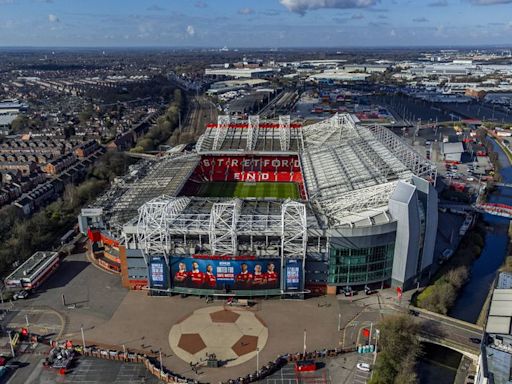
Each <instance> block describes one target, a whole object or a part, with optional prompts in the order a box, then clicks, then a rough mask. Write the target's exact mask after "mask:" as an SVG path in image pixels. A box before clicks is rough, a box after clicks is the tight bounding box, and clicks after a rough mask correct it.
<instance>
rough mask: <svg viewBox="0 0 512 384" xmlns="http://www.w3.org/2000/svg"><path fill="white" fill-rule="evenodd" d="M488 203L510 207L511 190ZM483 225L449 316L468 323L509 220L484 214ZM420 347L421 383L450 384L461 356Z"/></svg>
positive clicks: (499, 256)
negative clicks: (478, 244) (479, 250)
mask: <svg viewBox="0 0 512 384" xmlns="http://www.w3.org/2000/svg"><path fill="white" fill-rule="evenodd" d="M492 144H493V146H494V150H495V152H497V153H498V156H499V162H500V165H501V171H500V173H501V176H502V179H503V182H504V183H512V166H511V164H510V162H509V160H508V158H507V156H506V155H505V153H504V152H503V150H502V149H501V148H500V147H499V146H498V145H497V144H496V143H495V142H494V141H492ZM488 201H489V202H494V203H504V204H508V205H512V188H501V187H499V188H497V189H496V190H495V191H494V192H493V193H492V194H490V195H489V196H488ZM483 221H484V223H485V225H486V227H487V230H486V235H485V244H484V247H483V249H482V253H481V254H480V257H479V258H478V259H477V260H476V261H475V262H474V263H473V265H472V266H471V270H470V272H471V273H470V278H469V281H468V283H467V284H466V285H465V286H464V288H463V289H462V291H461V292H460V294H459V297H458V299H457V301H456V302H455V305H454V306H453V308H452V309H451V311H450V312H449V316H451V317H454V318H457V319H460V320H464V321H467V322H471V323H476V321H477V320H478V316H479V315H480V312H481V310H482V307H483V305H484V302H485V299H486V298H487V295H488V293H489V289H490V288H491V285H492V283H493V280H494V278H495V276H496V271H497V270H498V268H499V267H500V266H501V264H502V263H503V260H504V258H505V254H506V252H507V244H508V225H509V220H508V219H505V218H501V217H497V216H492V215H488V214H484V215H483ZM439 224H440V225H442V223H439ZM423 346H424V347H423V354H422V356H421V357H420V359H419V362H418V372H419V379H420V383H421V384H452V383H453V381H454V380H455V375H456V373H457V368H458V366H459V363H460V359H461V355H460V354H459V353H457V352H454V351H451V350H449V349H446V348H443V347H437V346H433V345H430V344H424V345H423Z"/></svg>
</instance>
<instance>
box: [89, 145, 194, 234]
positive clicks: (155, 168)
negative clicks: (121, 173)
mask: <svg viewBox="0 0 512 384" xmlns="http://www.w3.org/2000/svg"><path fill="white" fill-rule="evenodd" d="M198 163H199V157H198V156H197V155H195V154H187V155H183V154H179V155H172V156H168V157H165V158H164V159H161V160H158V161H154V160H145V161H142V162H140V163H139V164H137V165H136V167H133V168H132V169H131V171H130V172H129V174H128V175H127V176H126V177H124V178H120V179H118V180H116V182H115V183H114V186H113V187H112V188H111V189H109V190H108V191H107V192H106V193H105V194H104V195H102V196H101V197H100V198H99V199H98V200H96V202H95V203H94V206H95V207H102V208H103V211H104V213H105V217H104V218H105V219H106V220H107V221H108V222H109V225H110V227H111V228H110V229H112V230H117V231H120V230H121V229H122V226H123V225H124V224H125V223H126V222H128V221H129V220H130V219H132V218H133V217H135V216H137V211H138V209H139V207H140V206H141V205H143V204H144V203H146V202H147V201H149V200H151V199H153V198H155V197H157V196H160V195H170V196H175V195H177V194H178V192H179V191H180V190H181V188H182V187H183V185H184V184H185V182H186V181H187V179H188V178H189V177H190V175H191V174H192V172H193V171H194V169H195V167H196V166H197V164H198Z"/></svg>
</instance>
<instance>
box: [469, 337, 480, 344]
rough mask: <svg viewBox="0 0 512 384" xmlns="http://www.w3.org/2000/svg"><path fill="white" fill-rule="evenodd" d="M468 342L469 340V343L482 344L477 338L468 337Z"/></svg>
mask: <svg viewBox="0 0 512 384" xmlns="http://www.w3.org/2000/svg"><path fill="white" fill-rule="evenodd" d="M469 340H471V342H472V343H475V344H480V343H481V342H482V340H481V339H479V338H478V337H470V338H469Z"/></svg>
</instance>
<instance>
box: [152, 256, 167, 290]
mask: <svg viewBox="0 0 512 384" xmlns="http://www.w3.org/2000/svg"><path fill="white" fill-rule="evenodd" d="M168 271H169V270H168V267H167V263H166V262H165V258H164V257H163V256H151V257H150V259H149V286H150V288H162V289H167V288H168V287H169V284H168V281H169V279H168V276H169V272H168Z"/></svg>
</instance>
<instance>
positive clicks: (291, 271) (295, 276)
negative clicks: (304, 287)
mask: <svg viewBox="0 0 512 384" xmlns="http://www.w3.org/2000/svg"><path fill="white" fill-rule="evenodd" d="M301 280H302V260H293V259H289V260H288V261H287V262H286V276H285V282H286V290H287V291H295V290H299V289H300V288H301V286H300V282H301Z"/></svg>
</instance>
